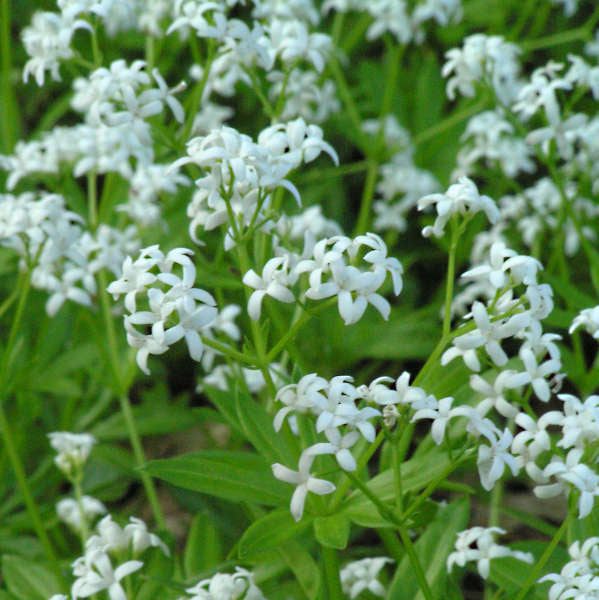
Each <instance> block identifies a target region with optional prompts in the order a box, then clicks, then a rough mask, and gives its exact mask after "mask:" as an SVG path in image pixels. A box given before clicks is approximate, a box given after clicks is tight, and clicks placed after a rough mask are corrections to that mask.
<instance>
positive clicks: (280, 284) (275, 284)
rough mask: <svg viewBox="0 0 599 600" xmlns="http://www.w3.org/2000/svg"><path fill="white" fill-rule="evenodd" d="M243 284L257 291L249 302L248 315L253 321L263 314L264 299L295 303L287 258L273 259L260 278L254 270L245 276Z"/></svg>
mask: <svg viewBox="0 0 599 600" xmlns="http://www.w3.org/2000/svg"><path fill="white" fill-rule="evenodd" d="M243 283H244V284H245V285H247V286H249V287H252V288H254V289H255V290H256V291H255V292H253V293H252V295H251V296H250V299H249V300H248V314H249V315H250V318H251V319H252V321H257V320H258V319H259V318H260V313H261V312H262V299H263V298H264V296H271V297H273V298H276V299H277V300H279V301H280V302H287V303H290V302H295V297H294V295H293V293H292V292H291V290H289V289H288V286H289V285H291V283H292V282H291V281H290V277H289V273H288V268H287V259H286V258H285V257H279V258H271V259H270V260H268V262H267V263H266V264H265V265H264V268H263V269H262V277H260V276H259V275H258V274H257V273H256V272H255V271H254V270H253V269H250V270H249V271H248V272H247V273H246V274H245V275H244V276H243Z"/></svg>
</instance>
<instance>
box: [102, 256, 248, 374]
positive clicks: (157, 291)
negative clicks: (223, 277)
mask: <svg viewBox="0 0 599 600" xmlns="http://www.w3.org/2000/svg"><path fill="white" fill-rule="evenodd" d="M192 255H193V252H192V251H191V250H188V249H187V248H175V249H174V250H171V251H170V252H168V253H167V254H166V255H164V254H163V253H162V252H161V251H160V249H159V248H158V246H150V247H148V248H144V249H143V250H141V251H140V254H139V257H138V258H137V259H136V260H135V261H133V260H132V259H131V257H127V258H126V259H125V261H124V262H123V274H122V276H121V278H120V279H118V280H116V281H113V282H112V283H111V284H110V285H109V286H108V288H107V291H108V292H109V293H110V294H112V295H113V297H114V298H115V300H116V299H117V298H118V297H119V296H122V295H124V296H125V308H126V309H127V311H128V312H129V313H130V314H127V315H125V317H124V324H125V331H126V333H127V342H128V343H129V345H131V346H132V347H133V348H137V349H138V350H137V364H138V365H139V368H140V369H141V370H142V371H143V372H144V373H146V374H149V372H150V371H149V369H148V365H147V362H148V356H149V355H150V354H163V353H164V352H166V351H167V350H168V348H169V346H170V345H172V344H174V343H176V342H178V341H179V340H180V339H182V338H185V341H186V343H187V348H188V349H189V354H190V356H191V358H192V359H193V360H196V361H200V360H202V355H203V354H204V344H203V342H202V335H204V336H209V335H210V330H211V328H218V329H221V330H222V331H225V332H227V331H229V332H231V331H232V332H233V333H234V335H235V334H236V332H237V329H236V328H235V327H234V325H233V324H232V319H233V318H234V317H235V315H236V314H237V311H228V313H227V314H226V315H225V317H226V318H225V319H223V318H222V315H223V313H221V320H220V322H218V321H217V319H218V316H219V314H218V310H217V308H216V302H215V300H214V298H213V297H212V295H211V294H209V293H208V292H206V291H205V290H202V289H199V288H195V287H193V285H194V282H195V276H196V269H195V266H194V264H193V261H192V260H191V258H190V257H191V256H192ZM175 265H178V267H180V268H181V271H182V274H181V276H179V275H176V274H175V273H173V267H175ZM155 270H158V273H157V274H156V273H154V272H153V271H155ZM142 294H143V298H144V301H147V305H148V306H147V308H148V309H147V310H139V309H138V308H137V303H138V301H139V299H138V295H142ZM140 326H141V327H142V328H144V329H146V328H150V331H149V333H146V332H145V331H144V329H139V327H140ZM208 354H209V355H210V353H208ZM207 360H208V361H209V362H208V364H211V360H212V356H211V357H210V358H209V359H207Z"/></svg>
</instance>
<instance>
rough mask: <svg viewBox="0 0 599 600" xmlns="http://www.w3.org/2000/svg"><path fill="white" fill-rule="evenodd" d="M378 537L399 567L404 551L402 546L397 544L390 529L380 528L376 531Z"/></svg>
mask: <svg viewBox="0 0 599 600" xmlns="http://www.w3.org/2000/svg"><path fill="white" fill-rule="evenodd" d="M376 532H377V534H378V536H379V537H380V538H381V541H382V542H383V544H385V548H387V550H388V552H389V554H390V555H391V556H392V557H393V560H395V564H397V565H399V563H400V562H401V560H402V558H403V556H404V551H403V547H402V545H401V544H400V543H399V540H398V539H397V536H396V535H395V534H394V533H393V531H391V530H390V529H385V528H384V527H380V528H379V529H377V530H376Z"/></svg>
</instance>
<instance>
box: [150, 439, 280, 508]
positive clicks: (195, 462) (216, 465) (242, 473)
mask: <svg viewBox="0 0 599 600" xmlns="http://www.w3.org/2000/svg"><path fill="white" fill-rule="evenodd" d="M145 470H146V471H147V472H148V473H149V474H150V475H152V476H154V477H158V478H159V479H163V480H164V481H168V482H169V483H172V484H173V485H176V486H179V487H182V488H184V489H187V490H193V491H195V492H202V493H204V494H208V495H210V496H216V497H217V498H224V499H226V500H232V501H234V502H257V503H258V504H265V505H267V506H277V505H279V504H283V503H285V502H286V501H287V499H288V498H289V489H288V487H287V486H286V485H285V484H283V483H282V482H280V481H278V480H276V479H274V478H273V476H272V472H271V469H270V465H269V464H267V463H266V461H265V460H264V459H263V458H262V457H261V456H258V455H257V454H252V453H250V452H232V451H227V450H203V451H201V452H194V453H191V454H185V455H182V456H176V457H175V458H168V459H164V460H153V461H150V462H149V463H148V464H147V465H146V467H145Z"/></svg>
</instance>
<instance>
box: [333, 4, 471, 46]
mask: <svg viewBox="0 0 599 600" xmlns="http://www.w3.org/2000/svg"><path fill="white" fill-rule="evenodd" d="M408 4H409V3H408V2H406V0H373V1H371V2H368V3H362V2H360V1H359V0H326V1H325V2H324V4H323V7H322V8H323V11H329V10H331V9H332V8H334V9H335V10H337V11H340V12H347V11H350V10H362V11H366V12H368V13H369V14H370V15H371V17H372V19H373V20H372V23H371V25H370V27H369V28H368V30H367V32H366V37H367V38H368V39H369V40H374V39H377V38H379V37H381V36H382V35H383V34H384V33H386V32H389V33H391V34H393V36H394V37H395V38H397V40H398V42H400V43H402V44H408V43H409V42H411V41H415V42H417V43H421V42H422V41H423V40H424V38H425V35H424V30H423V26H424V24H425V23H426V22H427V21H435V22H436V23H437V24H438V25H441V26H443V25H447V24H448V23H450V22H454V23H457V22H459V21H460V20H461V18H462V2H461V0H425V1H424V2H420V3H418V4H417V5H416V6H415V7H413V10H412V12H411V13H410V12H408Z"/></svg>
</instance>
